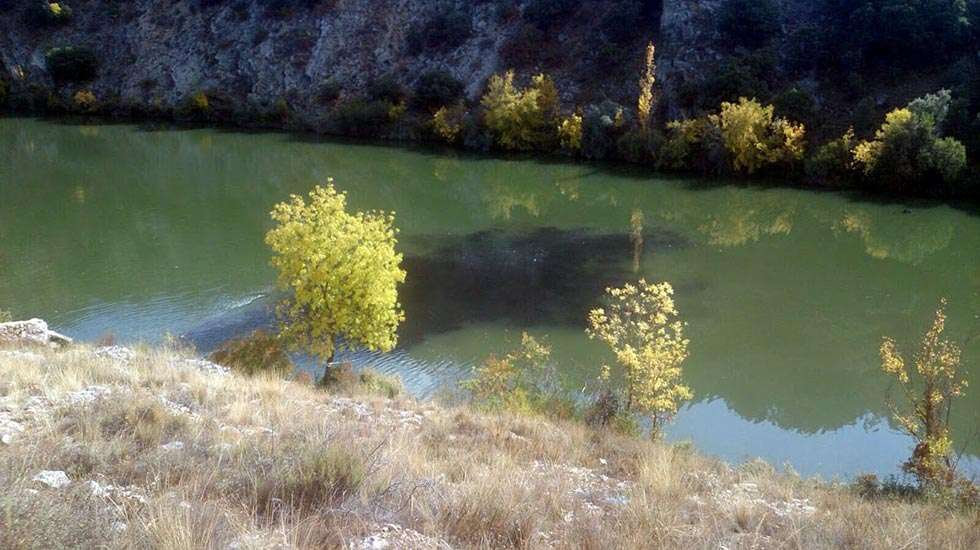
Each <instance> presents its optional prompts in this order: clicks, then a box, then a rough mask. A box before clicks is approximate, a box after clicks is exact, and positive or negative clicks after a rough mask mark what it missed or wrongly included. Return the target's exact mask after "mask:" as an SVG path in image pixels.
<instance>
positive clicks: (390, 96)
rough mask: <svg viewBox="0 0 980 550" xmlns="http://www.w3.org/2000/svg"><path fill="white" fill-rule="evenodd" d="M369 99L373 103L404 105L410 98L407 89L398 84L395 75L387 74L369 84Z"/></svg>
mask: <svg viewBox="0 0 980 550" xmlns="http://www.w3.org/2000/svg"><path fill="white" fill-rule="evenodd" d="M367 97H368V99H370V100H373V101H387V102H388V103H392V104H395V103H402V102H404V101H405V99H406V98H407V97H408V92H407V91H405V87H404V86H402V85H401V83H399V82H398V79H397V78H395V76H394V75H391V74H387V75H384V76H381V77H379V78H375V79H374V80H371V81H370V82H368V84H367Z"/></svg>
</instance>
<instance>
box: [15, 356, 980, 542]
mask: <svg viewBox="0 0 980 550" xmlns="http://www.w3.org/2000/svg"><path fill="white" fill-rule="evenodd" d="M364 391H365V390H363V389H360V390H359V389H358V388H357V387H355V386H352V387H350V388H349V392H352V393H349V394H347V395H338V394H335V393H329V392H327V391H324V390H321V389H317V388H314V387H312V386H310V385H307V384H303V383H300V382H295V381H287V380H284V379H281V378H275V377H262V376H259V377H246V376H240V375H238V374H234V373H231V372H229V371H226V370H224V369H221V368H219V367H217V366H215V365H213V364H211V363H207V362H204V361H199V360H193V359H190V358H189V356H187V355H186V354H185V353H184V352H181V351H179V350H175V349H170V348H147V349H141V350H139V351H131V350H127V349H125V348H118V347H116V348H98V349H93V348H88V347H84V346H75V347H72V348H69V349H67V350H65V351H60V352H56V351H47V350H37V349H31V350H18V349H8V350H5V351H0V431H2V432H3V435H4V438H3V439H4V444H3V445H0V484H2V486H3V487H4V488H5V489H4V491H3V493H2V495H0V547H3V548H94V547H99V548H174V549H177V548H180V549H185V548H325V547H326V548H542V547H544V548H548V547H552V548H641V547H643V548H682V547H683V548H808V549H809V548H862V549H865V548H881V549H892V548H964V549H967V548H976V547H977V546H978V545H980V513H978V512H977V511H976V510H972V511H971V510H969V509H967V510H963V509H960V510H959V511H954V510H953V509H952V508H946V507H944V506H943V505H942V504H941V503H938V502H931V501H930V502H925V501H914V500H905V499H903V498H902V497H901V496H897V495H895V496H888V494H887V492H886V493H882V492H880V491H878V492H866V494H865V495H864V496H861V495H860V494H859V493H858V492H857V491H856V490H855V489H852V488H849V487H846V486H841V485H827V484H823V483H820V482H817V481H810V480H803V479H800V478H798V477H796V476H793V475H791V474H777V473H774V471H773V468H772V467H770V466H768V465H765V464H762V463H749V464H746V465H743V466H739V467H732V466H728V465H726V464H723V463H721V462H718V461H714V460H710V459H707V458H704V457H701V456H699V455H697V454H696V453H695V452H693V451H692V450H690V449H689V448H688V447H686V446H669V445H665V444H659V443H652V442H649V441H644V440H640V439H636V438H629V437H624V436H620V435H616V434H615V433H613V432H611V431H604V432H598V431H593V430H590V429H588V428H586V427H584V426H583V425H581V424H578V423H563V422H553V421H548V420H543V419H541V418H537V417H526V416H511V415H507V414H500V415H487V414H480V413H476V412H474V411H472V410H469V409H467V408H459V407H444V406H439V405H436V404H432V403H420V402H416V401H413V400H411V399H407V398H403V397H396V398H394V399H387V398H381V397H377V396H374V395H370V394H367V393H364Z"/></svg>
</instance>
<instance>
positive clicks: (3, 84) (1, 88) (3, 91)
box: [0, 78, 10, 107]
mask: <svg viewBox="0 0 980 550" xmlns="http://www.w3.org/2000/svg"><path fill="white" fill-rule="evenodd" d="M9 87H10V86H9V84H7V81H6V80H4V79H2V78H0V107H2V106H3V105H4V104H6V103H7V94H8V90H9Z"/></svg>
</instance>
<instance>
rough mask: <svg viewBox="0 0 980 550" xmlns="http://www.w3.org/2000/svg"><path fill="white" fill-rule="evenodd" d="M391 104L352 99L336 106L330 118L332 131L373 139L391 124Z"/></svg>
mask: <svg viewBox="0 0 980 550" xmlns="http://www.w3.org/2000/svg"><path fill="white" fill-rule="evenodd" d="M391 107H392V105H391V103H388V102H387V101H368V100H364V99H353V100H351V101H347V102H343V103H341V104H340V105H338V106H337V107H336V108H335V109H334V111H333V114H332V116H331V124H332V126H333V130H334V131H336V132H337V133H340V134H342V135H346V136H354V137H375V136H377V135H378V134H380V133H381V131H382V130H384V128H385V127H386V126H387V125H388V124H389V123H391V116H390V111H391Z"/></svg>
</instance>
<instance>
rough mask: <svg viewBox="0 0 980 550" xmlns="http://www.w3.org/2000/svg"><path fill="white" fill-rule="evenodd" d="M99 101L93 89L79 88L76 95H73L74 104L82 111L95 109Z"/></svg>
mask: <svg viewBox="0 0 980 550" xmlns="http://www.w3.org/2000/svg"><path fill="white" fill-rule="evenodd" d="M97 102H98V101H97V99H96V98H95V94H94V93H92V91H91V90H79V91H77V92H75V95H74V96H73V97H72V104H73V105H74V107H75V109H76V110H79V111H82V112H90V111H93V110H95V108H96V106H97Z"/></svg>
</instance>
